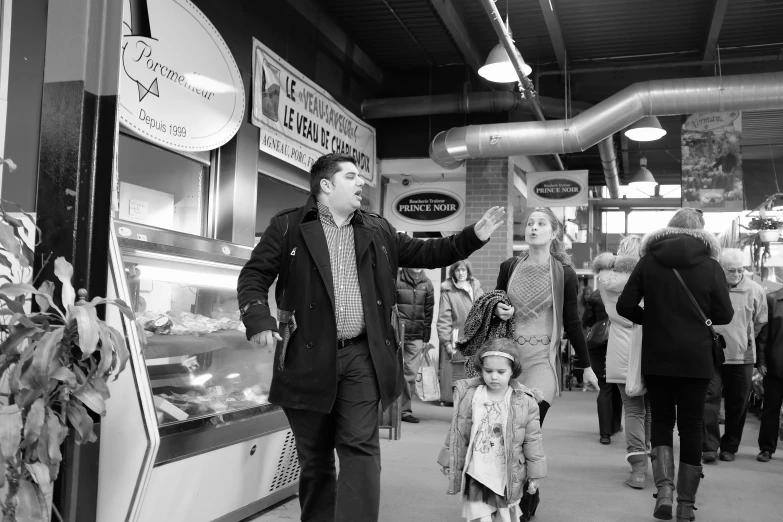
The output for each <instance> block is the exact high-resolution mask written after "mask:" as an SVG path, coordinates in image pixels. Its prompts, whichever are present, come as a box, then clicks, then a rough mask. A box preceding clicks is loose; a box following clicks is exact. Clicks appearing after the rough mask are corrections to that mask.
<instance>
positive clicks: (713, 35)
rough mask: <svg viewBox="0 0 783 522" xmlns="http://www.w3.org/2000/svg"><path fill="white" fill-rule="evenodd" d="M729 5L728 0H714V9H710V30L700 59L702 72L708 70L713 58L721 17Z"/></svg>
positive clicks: (721, 24) (721, 23)
mask: <svg viewBox="0 0 783 522" xmlns="http://www.w3.org/2000/svg"><path fill="white" fill-rule="evenodd" d="M728 6H729V0H715V9H713V11H712V22H711V23H710V32H709V34H708V35H707V44H706V45H705V46H704V58H703V59H702V66H701V72H702V74H704V73H707V72H709V71H710V63H709V62H712V61H713V60H714V59H715V48H716V46H717V44H718V37H719V36H720V30H721V27H723V18H724V17H725V16H726V9H727V8H728Z"/></svg>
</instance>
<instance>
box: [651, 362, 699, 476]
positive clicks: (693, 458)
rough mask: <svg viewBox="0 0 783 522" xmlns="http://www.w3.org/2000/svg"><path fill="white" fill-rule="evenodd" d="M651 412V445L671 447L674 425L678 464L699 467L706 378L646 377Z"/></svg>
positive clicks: (654, 446)
mask: <svg viewBox="0 0 783 522" xmlns="http://www.w3.org/2000/svg"><path fill="white" fill-rule="evenodd" d="M644 382H645V384H646V385H647V400H648V401H649V403H650V410H651V413H652V430H651V431H652V434H651V439H652V440H651V443H652V447H653V448H657V447H658V446H669V447H674V423H675V421H676V422H677V430H678V431H679V433H680V462H684V463H686V464H690V465H691V466H701V448H702V440H703V437H704V403H705V401H706V399H707V387H708V386H709V385H710V380H709V379H691V378H688V377H668V376H661V375H645V376H644Z"/></svg>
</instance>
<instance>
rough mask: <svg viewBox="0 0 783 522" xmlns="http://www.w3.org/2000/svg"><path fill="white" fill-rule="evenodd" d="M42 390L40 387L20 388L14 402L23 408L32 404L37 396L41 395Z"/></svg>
mask: <svg viewBox="0 0 783 522" xmlns="http://www.w3.org/2000/svg"><path fill="white" fill-rule="evenodd" d="M43 393H44V391H43V390H42V389H40V388H34V389H32V390H22V392H21V393H20V394H19V395H17V396H16V403H17V404H18V405H19V407H20V408H21V409H23V410H24V409H25V408H27V407H28V406H30V405H31V404H33V403H34V402H35V401H36V400H38V398H39V397H40V396H41V395H43Z"/></svg>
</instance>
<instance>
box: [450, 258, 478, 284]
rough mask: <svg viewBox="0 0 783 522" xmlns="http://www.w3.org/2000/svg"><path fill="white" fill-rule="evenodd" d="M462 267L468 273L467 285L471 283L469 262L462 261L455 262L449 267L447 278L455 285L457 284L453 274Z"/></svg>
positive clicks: (471, 272)
mask: <svg viewBox="0 0 783 522" xmlns="http://www.w3.org/2000/svg"><path fill="white" fill-rule="evenodd" d="M461 266H464V267H465V270H467V271H468V278H467V281H468V282H469V283H472V282H473V267H472V266H470V262H469V261H468V260H467V259H462V260H461V261H457V262H456V263H454V264H453V265H451V266H450V267H449V278H450V279H451V282H452V283H454V284H455V285H456V284H457V278H456V274H455V273H454V272H455V271H456V270H457V269H458V268H459V267H461Z"/></svg>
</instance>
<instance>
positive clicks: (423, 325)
mask: <svg viewBox="0 0 783 522" xmlns="http://www.w3.org/2000/svg"><path fill="white" fill-rule="evenodd" d="M434 307H435V288H434V287H433V286H432V281H430V279H429V277H427V276H426V275H425V274H424V271H423V270H422V271H421V272H419V273H418V274H417V273H416V272H414V271H413V269H411V268H400V270H399V274H398V275H397V309H398V310H399V312H400V317H401V318H402V320H403V321H404V322H405V339H413V340H422V341H424V342H425V343H428V342H430V334H431V332H432V310H433V308H434Z"/></svg>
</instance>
